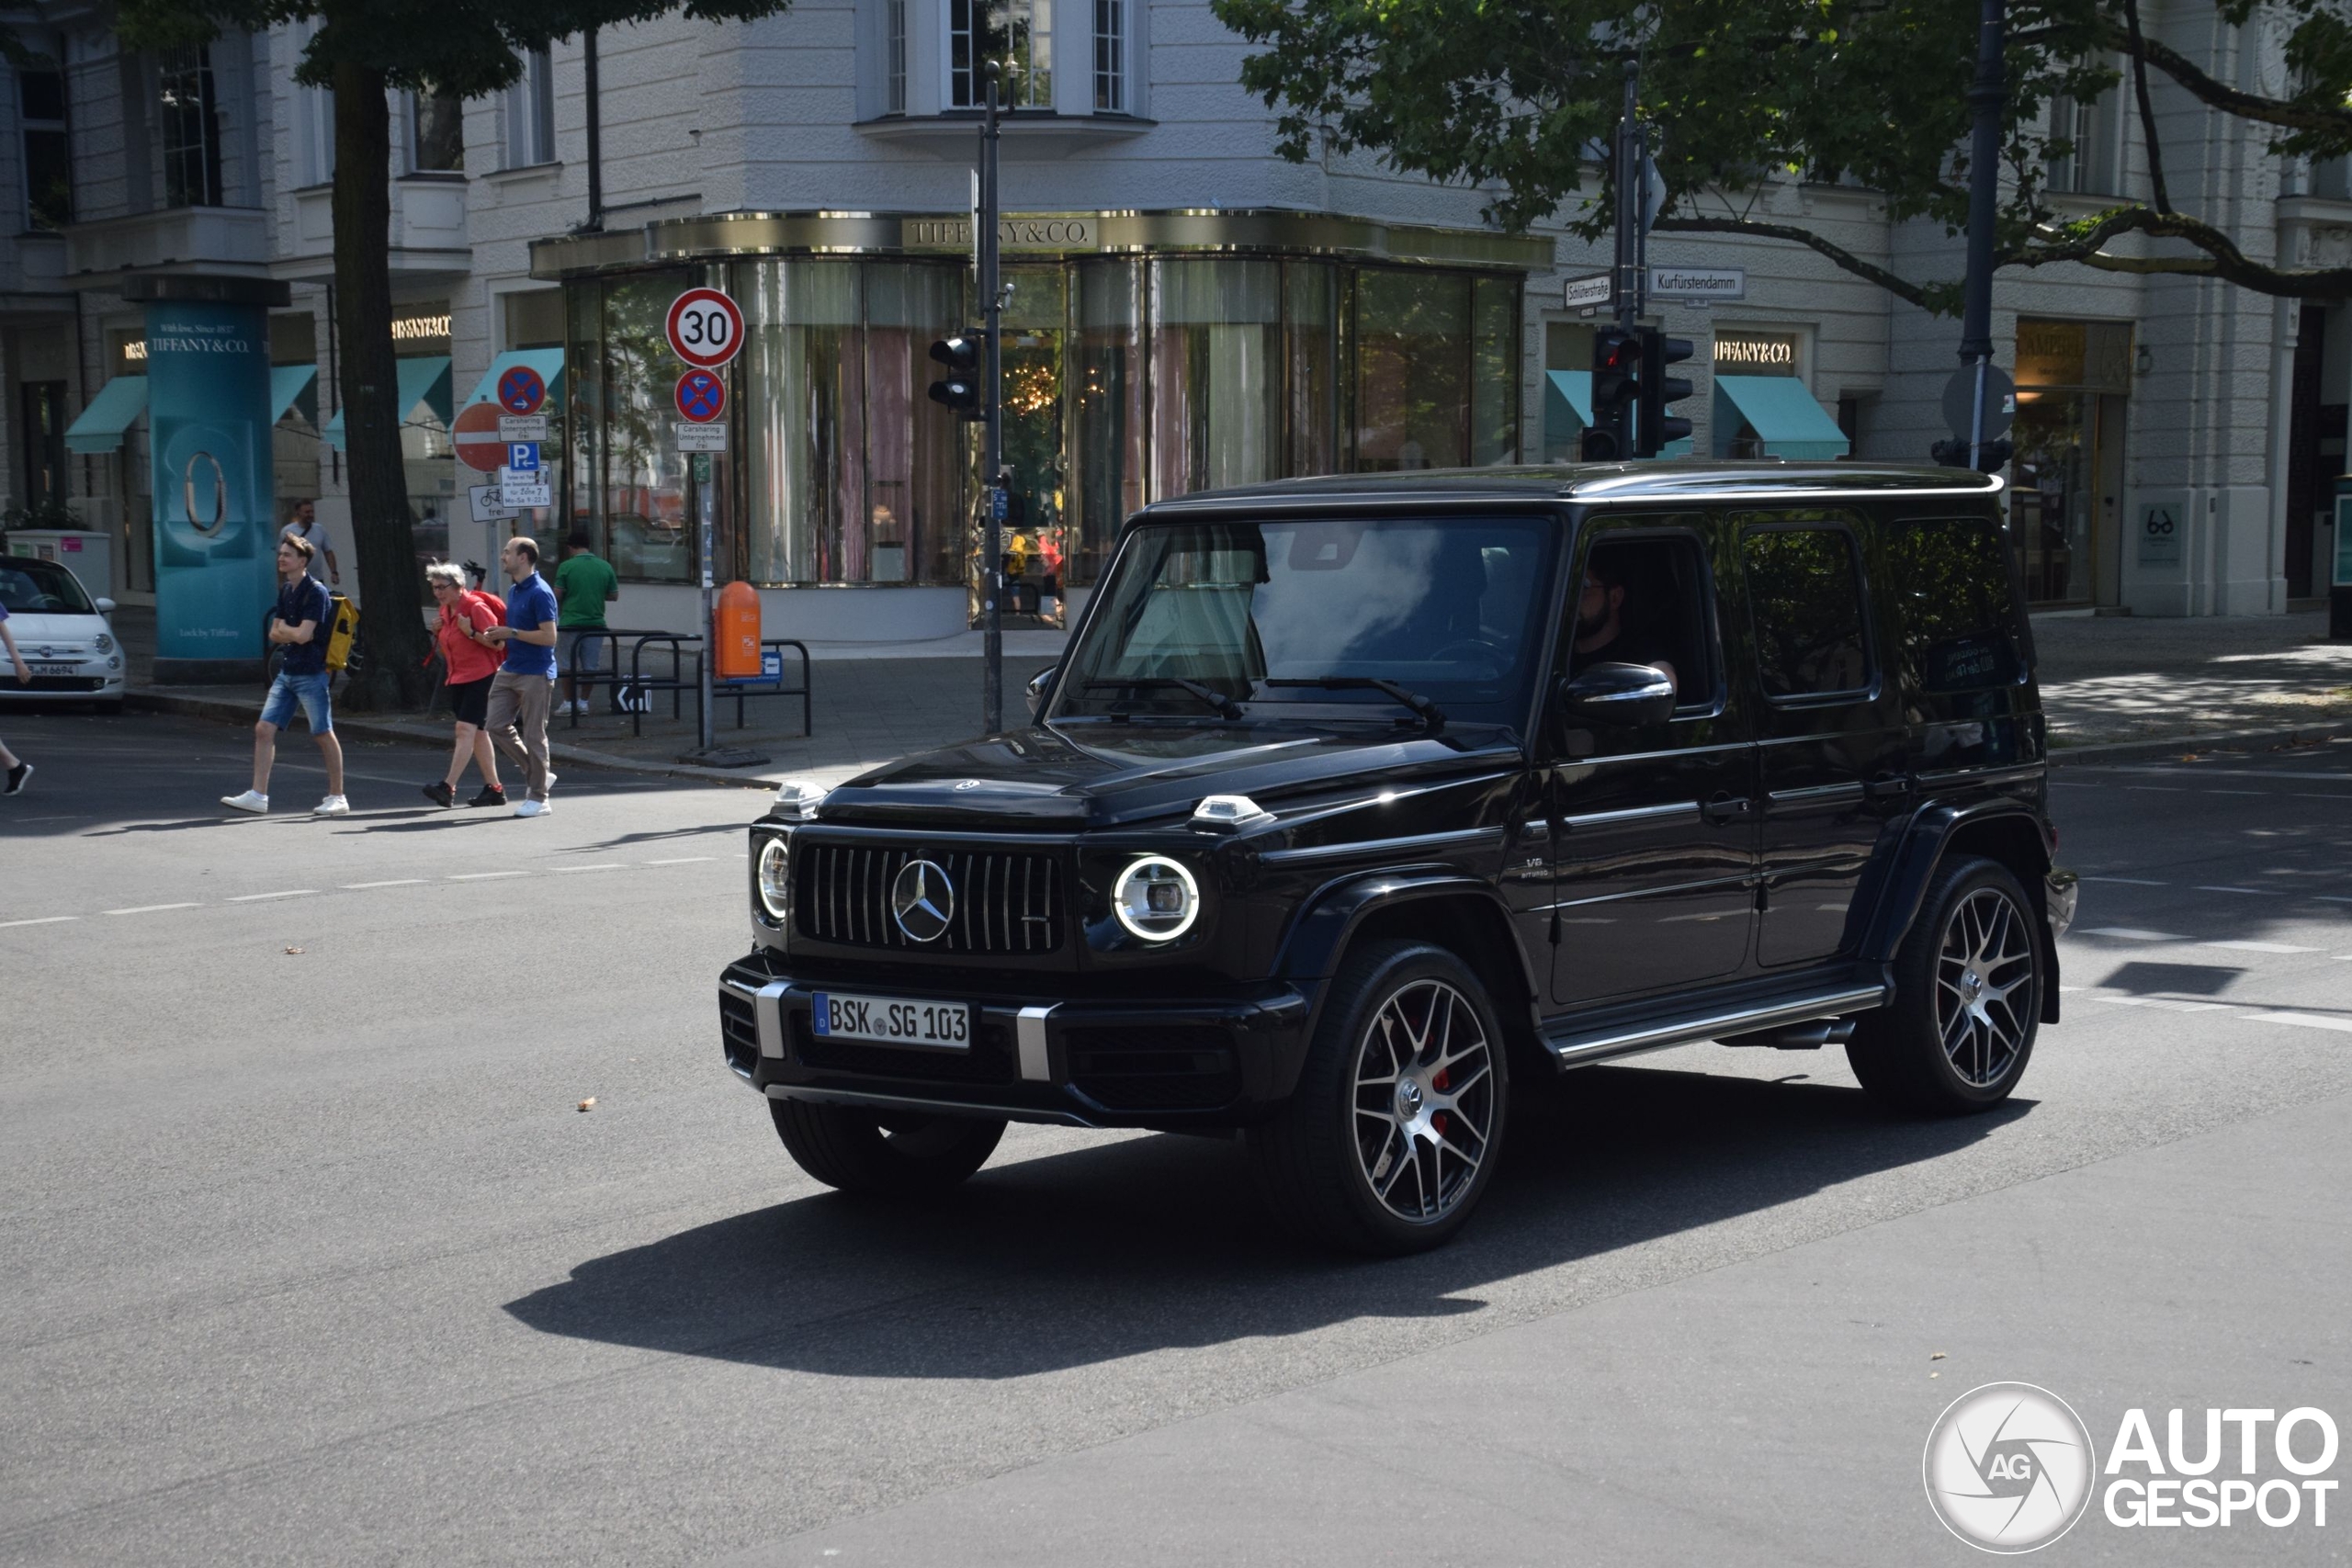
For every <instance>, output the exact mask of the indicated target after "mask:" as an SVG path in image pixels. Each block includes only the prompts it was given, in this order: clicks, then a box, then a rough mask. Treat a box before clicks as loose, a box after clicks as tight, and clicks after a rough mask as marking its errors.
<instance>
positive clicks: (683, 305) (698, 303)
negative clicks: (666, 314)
mask: <svg viewBox="0 0 2352 1568" xmlns="http://www.w3.org/2000/svg"><path fill="white" fill-rule="evenodd" d="M668 330H669V334H670V352H671V353H673V354H674V355H677V356H678V357H679V358H681V359H683V360H684V361H685V362H686V363H687V364H689V365H691V366H693V367H695V369H697V370H716V369H718V367H720V366H722V365H724V364H726V363H727V362H728V361H729V360H730V359H732V358H734V357H735V356H736V355H738V354H740V353H741V352H742V348H743V312H742V311H741V310H739V309H738V308H737V307H736V304H735V301H734V300H732V299H729V298H728V297H727V296H726V295H724V294H721V293H720V292H719V291H718V289H716V288H689V289H687V290H686V291H685V292H684V294H681V295H679V296H678V297H677V299H673V300H672V301H671V302H670V319H669V322H668Z"/></svg>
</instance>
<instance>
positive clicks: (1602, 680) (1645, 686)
mask: <svg viewBox="0 0 2352 1568" xmlns="http://www.w3.org/2000/svg"><path fill="white" fill-rule="evenodd" d="M1674 700H1675V699H1674V682H1671V681H1669V680H1668V679H1667V678H1666V676H1665V674H1664V673H1663V672H1661V671H1657V670H1654V669H1652V668H1651V667H1650V666H1648V665H1646V664H1596V665H1594V666H1592V668H1590V669H1589V670H1583V671H1577V673H1576V674H1574V675H1572V676H1570V677H1568V679H1566V680H1565V681H1563V682H1560V708H1561V711H1562V712H1563V713H1565V714H1566V715H1567V716H1568V717H1570V718H1573V719H1580V720H1582V721H1583V722H1585V723H1587V724H1605V725H1609V726H1611V728H1625V729H1633V728H1640V727H1641V726H1643V725H1647V724H1664V723H1665V722H1666V721H1667V720H1668V719H1669V718H1672V717H1673V716H1674Z"/></svg>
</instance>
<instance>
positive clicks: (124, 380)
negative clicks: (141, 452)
mask: <svg viewBox="0 0 2352 1568" xmlns="http://www.w3.org/2000/svg"><path fill="white" fill-rule="evenodd" d="M146 407H147V378H146V377H144V376H117V377H116V378H114V379H113V380H111V381H108V382H107V384H106V385H105V386H103V387H101V388H99V389H98V395H97V396H96V397H95V398H92V399H91V400H90V406H89V407H88V408H85V409H84V410H83V411H82V415H81V417H80V418H79V419H76V420H75V421H74V423H72V424H69V425H67V426H66V427H65V449H66V450H67V451H69V452H79V453H81V454H83V455H84V456H85V457H95V456H96V455H97V454H98V453H101V452H114V451H119V450H120V449H121V446H122V434H123V432H125V431H127V430H129V429H130V426H131V422H132V421H134V420H136V419H137V418H138V417H139V415H140V413H141V412H142V411H143V410H145V408H146Z"/></svg>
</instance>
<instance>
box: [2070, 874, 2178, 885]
mask: <svg viewBox="0 0 2352 1568" xmlns="http://www.w3.org/2000/svg"><path fill="white" fill-rule="evenodd" d="M2083 880H2084V881H2085V882H2120V883H2122V884H2123V885H2124V886H2127V887H2170V886H2172V884H2171V883H2169V882H2151V881H2149V880H2148V879H2147V878H2146V877H2144V876H2086V877H2084V878H2083Z"/></svg>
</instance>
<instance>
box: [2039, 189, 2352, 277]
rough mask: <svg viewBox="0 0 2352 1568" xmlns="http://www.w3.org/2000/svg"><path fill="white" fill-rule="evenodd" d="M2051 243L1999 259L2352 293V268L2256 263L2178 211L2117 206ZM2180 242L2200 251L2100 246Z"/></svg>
mask: <svg viewBox="0 0 2352 1568" xmlns="http://www.w3.org/2000/svg"><path fill="white" fill-rule="evenodd" d="M2060 232H2062V233H2063V234H2064V238H2063V239H2061V240H2060V241H2058V242H2057V243H2051V244H2041V245H2029V246H2027V247H2026V248H2024V249H2023V250H2018V251H2012V252H2010V253H2008V254H2005V255H2003V256H2002V257H2000V259H1999V265H2003V266H2029V267H2031V266H2048V265H2051V264H2052V263H2053V262H2078V263H2080V264H2081V265H2084V266H2087V267H2092V268H2096V269H2097V270H2098V271H2100V272H2123V273H2133V274H2137V275H2139V276H2175V277H2213V278H2219V279H2221V280H2222V281H2223V282H2225V283H2234V284H2236V285H2237V286H2238V287H2239V288H2246V289H2251V290H2253V291H2254V292H2255V293H2256V294H2267V295H2269V296H2271V297H2272V298H2274V299H2333V298H2336V297H2340V296H2342V295H2344V294H2346V293H2352V267H2344V266H2333V267H2278V266H2272V265H2268V264H2267V263H2265V262H2258V261H2255V260H2253V259H2252V258H2250V257H2248V256H2247V255H2246V254H2245V252H2244V251H2241V250H2239V249H2238V247H2237V245H2236V243H2235V242H2233V241H2232V240H2231V238H2230V237H2229V236H2228V235H2227V234H2224V233H2223V232H2222V231H2220V230H2219V229H2216V228H2214V227H2213V226H2212V225H2211V224H2210V223H2207V222H2205V221H2203V220H2199V219H2196V218H2191V217H2189V216H2188V214H2186V213H2182V212H2157V211H2154V209H2149V208H2145V207H2139V206H2132V207H2120V208H2117V209H2114V210H2113V211H2111V212H2104V213H2101V214H2100V215H2099V216H2098V218H2097V219H2095V220H2092V221H2090V222H2089V223H2086V224H2085V225H2084V226H2083V227H2081V228H2080V229H2076V230H2073V231H2060ZM2133 233H2137V234H2146V235H2148V236H2150V237H2151V238H2154V239H2160V240H2180V241H2183V242H2185V243H2188V244H2191V245H2194V246H2196V247H2197V249H2198V250H2199V251H2200V252H2202V253H2203V254H2201V255H2195V256H2116V255H2109V254H2106V252H2105V251H2104V249H2103V247H2104V246H2105V245H2106V243H2107V242H2108V241H2109V240H2111V239H2114V238H2115V237H2116V236H2117V235H2119V234H2133Z"/></svg>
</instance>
